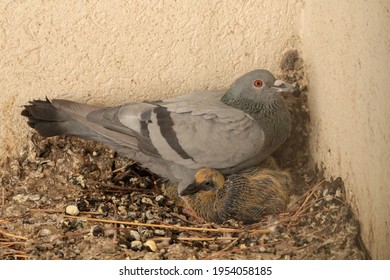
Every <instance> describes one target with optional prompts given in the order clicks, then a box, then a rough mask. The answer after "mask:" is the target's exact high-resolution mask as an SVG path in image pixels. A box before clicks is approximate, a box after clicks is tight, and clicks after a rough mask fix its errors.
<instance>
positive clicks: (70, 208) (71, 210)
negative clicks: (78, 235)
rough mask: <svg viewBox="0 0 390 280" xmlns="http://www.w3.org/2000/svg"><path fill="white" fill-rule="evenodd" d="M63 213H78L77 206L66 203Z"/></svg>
mask: <svg viewBox="0 0 390 280" xmlns="http://www.w3.org/2000/svg"><path fill="white" fill-rule="evenodd" d="M65 213H66V214H68V215H72V216H77V215H78V214H80V211H79V208H78V207H77V206H76V205H68V206H67V207H66V209H65Z"/></svg>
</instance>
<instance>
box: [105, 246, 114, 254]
mask: <svg viewBox="0 0 390 280" xmlns="http://www.w3.org/2000/svg"><path fill="white" fill-rule="evenodd" d="M115 251H116V250H115V247H114V246H112V245H107V246H103V247H102V252H103V253H106V254H114V253H115Z"/></svg>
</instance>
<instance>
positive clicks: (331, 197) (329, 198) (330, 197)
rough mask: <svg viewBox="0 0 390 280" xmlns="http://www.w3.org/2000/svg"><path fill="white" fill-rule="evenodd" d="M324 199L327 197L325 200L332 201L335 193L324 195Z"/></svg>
mask: <svg viewBox="0 0 390 280" xmlns="http://www.w3.org/2000/svg"><path fill="white" fill-rule="evenodd" d="M324 199H325V201H328V202H329V201H332V200H333V195H330V194H328V195H326V196H324Z"/></svg>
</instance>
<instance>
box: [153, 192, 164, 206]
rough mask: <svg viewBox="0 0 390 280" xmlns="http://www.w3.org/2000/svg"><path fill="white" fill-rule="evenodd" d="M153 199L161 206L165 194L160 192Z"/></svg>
mask: <svg viewBox="0 0 390 280" xmlns="http://www.w3.org/2000/svg"><path fill="white" fill-rule="evenodd" d="M154 200H155V201H156V202H157V204H158V205H159V206H162V205H163V204H164V202H165V196H163V195H161V194H160V195H158V196H156V198H155V199H154Z"/></svg>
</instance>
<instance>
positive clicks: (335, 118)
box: [300, 0, 390, 259]
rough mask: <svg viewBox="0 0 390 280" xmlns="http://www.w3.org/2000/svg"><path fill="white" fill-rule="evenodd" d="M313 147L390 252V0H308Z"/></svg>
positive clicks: (305, 33)
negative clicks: (343, 182) (341, 181)
mask: <svg viewBox="0 0 390 280" xmlns="http://www.w3.org/2000/svg"><path fill="white" fill-rule="evenodd" d="M300 28H301V29H300V37H301V38H302V45H303V49H302V53H303V56H304V59H305V62H306V64H307V66H308V69H307V74H308V80H309V82H310V96H309V107H310V110H311V116H312V127H313V131H312V135H311V136H312V142H311V148H312V149H311V150H312V155H313V156H314V158H315V160H316V161H317V162H323V163H324V166H325V167H326V170H327V174H328V175H334V176H341V177H342V178H343V179H344V180H345V184H346V188H347V195H348V200H349V201H350V202H351V203H352V206H353V208H354V210H355V212H356V213H357V214H358V216H359V219H360V222H361V226H362V228H361V229H362V237H363V240H364V242H365V244H366V246H367V247H368V249H369V250H370V252H371V254H372V256H373V257H374V258H386V259H390V144H389V142H390V1H355V0H350V1H347V0H343V1H336V0H332V1H306V3H305V7H304V9H303V10H302V14H301V24H300Z"/></svg>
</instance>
